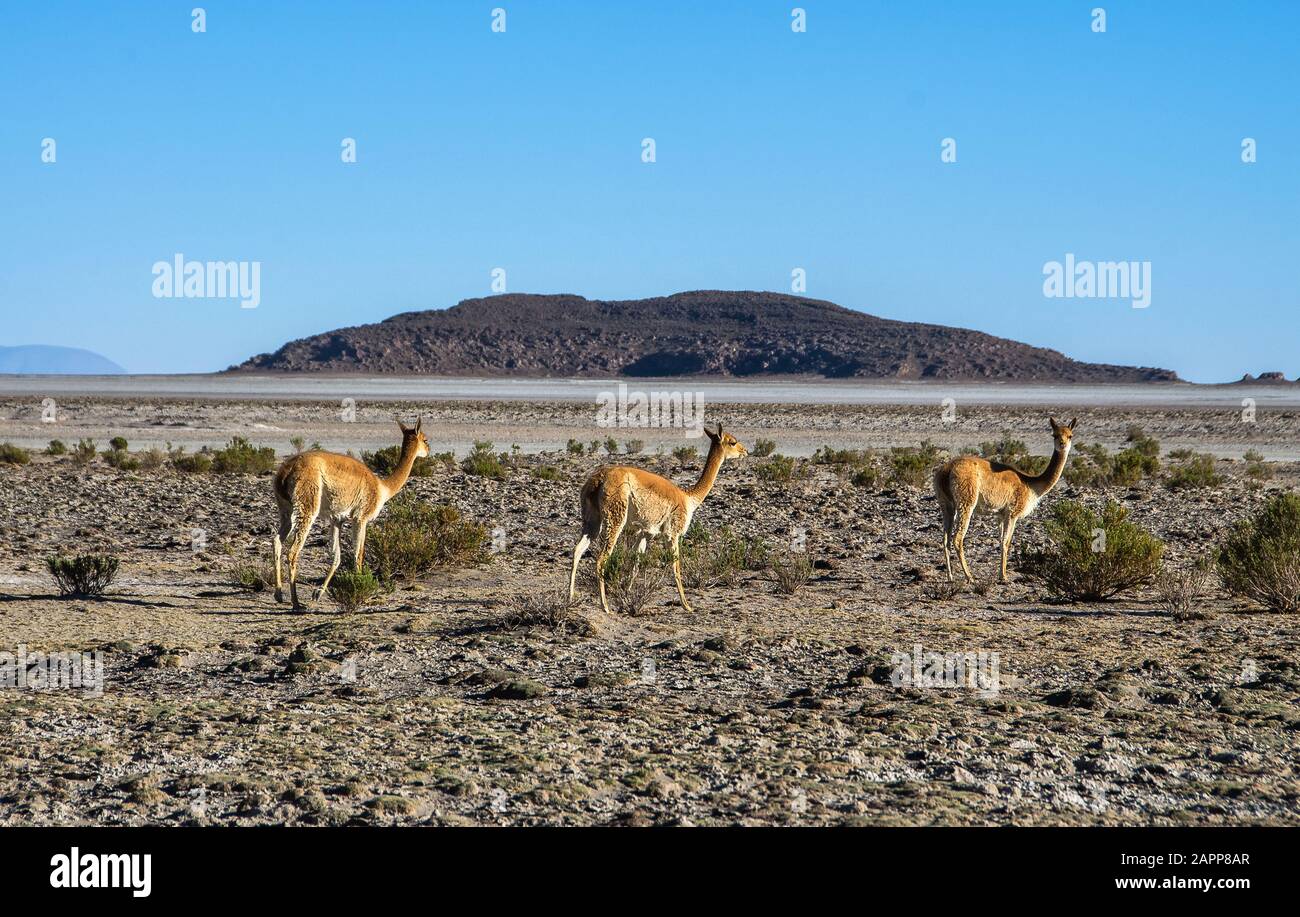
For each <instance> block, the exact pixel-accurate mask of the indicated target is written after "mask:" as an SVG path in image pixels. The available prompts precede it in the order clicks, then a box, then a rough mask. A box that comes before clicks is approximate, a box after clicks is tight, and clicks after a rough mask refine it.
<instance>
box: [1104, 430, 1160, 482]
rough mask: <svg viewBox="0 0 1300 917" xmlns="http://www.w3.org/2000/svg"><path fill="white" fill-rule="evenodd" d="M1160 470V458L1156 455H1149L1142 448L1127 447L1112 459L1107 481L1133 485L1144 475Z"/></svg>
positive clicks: (1147, 475) (1148, 475)
mask: <svg viewBox="0 0 1300 917" xmlns="http://www.w3.org/2000/svg"><path fill="white" fill-rule="evenodd" d="M1153 442H1154V440H1153ZM1159 471H1160V460H1159V459H1158V458H1156V457H1155V456H1153V455H1148V454H1146V453H1145V452H1143V451H1141V450H1140V449H1132V448H1130V449H1125V450H1124V451H1123V452H1119V453H1116V455H1115V457H1114V459H1112V460H1111V465H1110V473H1109V474H1108V475H1107V476H1106V483H1108V484H1117V485H1119V486H1121V487H1132V486H1133V485H1135V484H1137V483H1138V482H1139V481H1141V480H1142V479H1143V478H1144V477H1150V476H1152V475H1155V474H1157V473H1158V472H1159Z"/></svg>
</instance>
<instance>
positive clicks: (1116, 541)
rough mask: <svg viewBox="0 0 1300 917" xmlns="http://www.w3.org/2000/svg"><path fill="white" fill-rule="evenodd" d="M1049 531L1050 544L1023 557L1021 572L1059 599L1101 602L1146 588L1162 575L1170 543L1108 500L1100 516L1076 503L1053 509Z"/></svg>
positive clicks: (1021, 554)
mask: <svg viewBox="0 0 1300 917" xmlns="http://www.w3.org/2000/svg"><path fill="white" fill-rule="evenodd" d="M1045 528H1046V530H1047V537H1048V539H1049V542H1050V544H1049V545H1048V546H1047V547H1045V548H1028V549H1024V550H1022V551H1020V552H1019V555H1018V557H1017V559H1016V569H1017V570H1019V571H1020V572H1021V573H1022V574H1023V575H1024V576H1025V577H1026V578H1028V579H1031V580H1037V581H1038V582H1040V583H1042V585H1043V586H1044V587H1045V588H1046V589H1047V591H1048V593H1049V594H1050V595H1052V596H1053V597H1056V598H1065V599H1071V600H1074V601H1084V602H1097V601H1101V600H1103V599H1107V598H1110V597H1111V596H1114V595H1118V594H1119V593H1121V592H1124V591H1126V590H1129V589H1133V588H1136V587H1138V586H1144V585H1147V584H1149V583H1151V582H1152V581H1154V580H1155V578H1156V576H1157V575H1158V574H1159V573H1160V559H1161V556H1162V555H1163V553H1164V544H1163V543H1162V542H1161V541H1160V540H1159V539H1158V538H1156V537H1155V536H1153V535H1151V534H1150V533H1148V532H1147V531H1145V530H1144V529H1142V528H1140V527H1139V526H1138V525H1136V524H1135V523H1133V522H1130V521H1129V519H1128V510H1126V509H1125V508H1124V507H1123V506H1121V505H1120V504H1118V503H1116V502H1114V501H1107V503H1106V505H1105V506H1104V507H1103V508H1102V510H1101V512H1095V511H1094V510H1091V509H1089V508H1088V507H1086V506H1084V505H1083V504H1081V503H1077V502H1075V501H1074V500H1064V501H1062V502H1060V503H1058V504H1056V506H1055V507H1054V509H1053V512H1052V514H1051V516H1050V517H1049V519H1048V521H1047V523H1046V525H1045Z"/></svg>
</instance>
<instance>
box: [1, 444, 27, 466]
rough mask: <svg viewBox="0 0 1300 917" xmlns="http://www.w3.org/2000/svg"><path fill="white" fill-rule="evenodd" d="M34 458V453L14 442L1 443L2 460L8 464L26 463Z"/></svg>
mask: <svg viewBox="0 0 1300 917" xmlns="http://www.w3.org/2000/svg"><path fill="white" fill-rule="evenodd" d="M31 460H32V454H31V453H30V452H28V451H27V450H26V449H23V448H21V447H19V446H15V445H14V444H13V443H0V462H3V463H4V464H6V465H26V464H27V463H28V462H30V461H31Z"/></svg>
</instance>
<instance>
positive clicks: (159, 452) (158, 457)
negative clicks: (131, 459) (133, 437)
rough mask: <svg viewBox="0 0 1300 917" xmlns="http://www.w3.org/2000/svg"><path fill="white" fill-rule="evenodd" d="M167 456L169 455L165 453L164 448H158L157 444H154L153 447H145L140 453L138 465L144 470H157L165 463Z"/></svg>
mask: <svg viewBox="0 0 1300 917" xmlns="http://www.w3.org/2000/svg"><path fill="white" fill-rule="evenodd" d="M169 458H170V456H168V455H167V451H166V450H165V449H159V448H158V447H157V446H154V447H153V448H151V449H146V450H145V451H144V452H141V453H140V455H139V459H140V467H141V468H144V469H145V470H146V471H157V470H158V469H159V468H161V467H162V466H163V465H166V464H167V461H168V459H169Z"/></svg>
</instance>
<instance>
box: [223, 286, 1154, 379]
mask: <svg viewBox="0 0 1300 917" xmlns="http://www.w3.org/2000/svg"><path fill="white" fill-rule="evenodd" d="M231 370H232V371H256V372H266V371H272V372H356V373H376V374H382V373H394V374H418V375H439V376H542V377H547V376H558V377H583V376H608V375H622V376H679V375H686V376H730V377H742V378H751V377H755V376H765V375H809V376H822V377H828V378H836V379H842V378H860V379H948V380H959V379H969V380H1005V381H1016V382H1152V381H1160V382H1171V381H1177V379H1178V376H1177V374H1176V373H1174V372H1172V371H1170V370H1167V369H1152V368H1147V367H1141V368H1137V367H1130V366H1110V365H1104V364H1099V363H1080V362H1078V361H1076V360H1071V359H1070V358H1069V357H1066V356H1064V355H1063V354H1060V353H1058V352H1056V351H1055V350H1046V349H1044V348H1041V347H1031V346H1029V345H1028V344H1019V343H1016V342H1015V341H1009V340H1006V339H1005V338H997V337H993V336H992V335H988V334H983V333H981V332H979V331H967V330H965V329H961V328H948V327H945V326H943V325H924V324H918V323H915V322H900V321H893V320H890V319H884V318H877V317H876V316H874V315H867V314H866V313H863V312H857V311H854V310H852V309H846V308H844V307H843V306H837V305H835V304H834V303H830V302H825V301H823V300H818V299H808V298H806V297H802V296H789V295H786V294H782V293H752V292H727V291H716V290H701V291H697V292H693V293H677V294H675V295H673V296H660V297H655V298H653V299H631V300H619V301H609V302H606V301H602V300H597V299H584V298H583V297H581V296H573V295H554V296H549V295H547V296H543V295H532V294H516V293H512V294H507V295H502V296H490V297H486V298H483V299H467V300H465V301H464V302H461V303H459V304H458V305H455V306H452V307H451V308H450V309H441V310H430V311H426V312H405V313H403V314H401V315H395V316H393V317H392V318H389V319H386V320H385V321H382V322H379V323H377V324H373V325H358V326H356V327H353V328H342V329H339V330H337V331H328V332H326V333H324V334H318V335H314V336H312V337H308V338H302V339H301V340H297V341H290V342H289V343H288V344H285V345H284V346H283V347H281V348H280V349H279V350H277V351H276V352H275V353H271V354H262V355H260V356H256V357H253V358H252V359H250V360H247V361H246V362H244V363H242V364H241V365H239V366H236V367H231Z"/></svg>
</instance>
